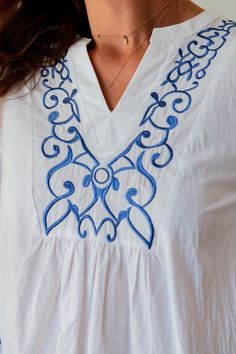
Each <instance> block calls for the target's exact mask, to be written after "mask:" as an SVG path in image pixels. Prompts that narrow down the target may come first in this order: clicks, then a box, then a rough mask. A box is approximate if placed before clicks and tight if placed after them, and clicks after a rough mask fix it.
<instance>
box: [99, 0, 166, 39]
mask: <svg viewBox="0 0 236 354" xmlns="http://www.w3.org/2000/svg"><path fill="white" fill-rule="evenodd" d="M169 3H170V2H168V3H167V4H164V5H163V6H162V7H161V8H160V9H159V10H158V11H157V12H156V13H155V14H154V15H152V16H151V17H149V18H148V19H147V20H146V21H145V22H144V23H143V24H142V25H140V26H139V27H137V28H136V29H135V30H134V31H132V32H130V33H128V34H122V35H116V34H93V33H92V37H97V38H102V37H111V38H122V39H123V43H124V45H127V44H129V37H130V36H131V35H132V34H134V33H136V32H137V31H138V30H139V29H140V28H142V27H144V26H145V25H146V24H147V23H148V22H150V21H151V20H152V19H153V18H154V17H156V16H157V15H158V14H159V13H160V12H161V11H162V10H163V9H164V8H165V7H166V6H168V4H169Z"/></svg>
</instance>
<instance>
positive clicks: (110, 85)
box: [106, 0, 175, 91]
mask: <svg viewBox="0 0 236 354" xmlns="http://www.w3.org/2000/svg"><path fill="white" fill-rule="evenodd" d="M172 2H175V0H172V1H169V2H168V3H167V4H165V5H164V6H163V7H162V8H161V9H160V10H159V12H161V10H163V8H165V7H167V10H166V11H165V13H164V14H163V15H162V16H161V18H160V19H159V21H158V23H156V24H155V27H156V26H157V25H158V24H159V23H160V22H161V20H162V18H163V17H164V16H165V15H166V14H167V13H168V10H169V8H170V6H171V4H172ZM155 15H156V14H155ZM155 27H154V28H155ZM152 31H153V28H152V29H151V31H149V32H148V34H147V35H146V36H145V37H144V39H143V40H142V41H141V43H140V44H139V45H138V46H137V47H136V48H135V49H134V50H133V51H132V52H131V54H130V55H129V56H128V58H127V59H126V60H125V62H124V63H123V65H122V66H121V68H120V70H119V71H118V73H117V74H116V76H115V77H114V79H113V80H112V82H111V83H110V84H109V85H108V86H107V87H106V91H109V90H110V88H111V87H112V86H113V85H114V83H115V81H116V80H117V78H118V77H119V75H120V73H121V72H122V70H123V69H124V67H125V66H126V65H127V63H128V61H129V59H130V58H131V56H132V55H133V54H134V53H135V52H136V51H137V50H138V49H139V48H140V47H141V46H142V45H143V43H144V41H145V40H146V38H147V37H148V36H149V34H150V33H152Z"/></svg>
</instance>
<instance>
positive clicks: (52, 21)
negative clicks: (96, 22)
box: [0, 0, 91, 97]
mask: <svg viewBox="0 0 236 354" xmlns="http://www.w3.org/2000/svg"><path fill="white" fill-rule="evenodd" d="M77 34H79V35H80V36H85V37H91V31H90V27H89V22H88V17H87V12H86V7H85V3H84V0H22V1H19V0H0V97H1V96H3V95H5V94H6V93H7V92H8V91H9V90H10V89H11V88H12V87H13V86H15V85H16V84H19V83H23V84H24V83H27V82H28V81H29V80H31V79H32V77H34V74H35V73H36V71H37V69H39V68H41V67H43V66H44V65H45V64H49V63H54V62H56V61H57V60H58V59H59V58H60V57H61V56H62V54H63V53H64V52H65V51H66V50H67V49H68V47H69V46H70V45H71V44H72V43H73V42H74V40H75V37H76V35H77Z"/></svg>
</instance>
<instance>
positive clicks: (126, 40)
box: [123, 36, 129, 45]
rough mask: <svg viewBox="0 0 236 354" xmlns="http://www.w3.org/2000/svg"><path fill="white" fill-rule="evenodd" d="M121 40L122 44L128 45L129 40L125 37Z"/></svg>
mask: <svg viewBox="0 0 236 354" xmlns="http://www.w3.org/2000/svg"><path fill="white" fill-rule="evenodd" d="M123 39H124V44H125V45H127V44H129V39H128V37H127V36H123Z"/></svg>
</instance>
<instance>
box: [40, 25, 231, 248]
mask: <svg viewBox="0 0 236 354" xmlns="http://www.w3.org/2000/svg"><path fill="white" fill-rule="evenodd" d="M233 27H236V22H234V21H232V20H227V21H226V20H223V21H222V22H221V24H220V25H218V26H217V27H209V28H207V29H204V30H202V31H200V32H199V33H198V34H197V38H194V40H191V41H189V42H188V43H187V46H186V48H179V52H178V54H179V59H178V60H177V61H175V63H174V65H173V68H172V69H171V70H170V71H169V73H168V74H167V76H166V79H165V80H164V81H163V82H162V83H161V87H160V90H159V92H157V91H155V92H151V97H152V99H153V103H152V104H151V105H150V106H149V107H148V108H147V110H146V112H145V114H144V116H143V118H142V119H141V122H140V125H139V127H140V132H139V133H138V134H137V135H136V136H135V137H134V138H133V140H131V141H130V142H129V143H128V145H127V147H126V148H125V149H124V150H123V151H121V152H120V153H119V154H117V155H116V156H114V158H113V159H111V160H110V161H109V162H108V163H107V164H105V165H103V164H102V163H100V162H99V159H98V158H96V156H94V155H93V154H92V153H91V151H90V150H89V149H88V148H87V146H86V142H85V141H84V138H83V137H82V135H81V133H80V131H79V125H80V112H79V94H78V91H77V88H71V87H73V86H74V83H73V79H72V77H71V73H70V69H69V66H68V65H67V53H65V55H64V56H63V57H62V58H61V59H60V60H59V61H58V62H57V64H56V65H54V66H53V67H50V66H48V67H46V68H44V69H42V71H41V76H42V87H43V89H44V91H45V92H44V94H43V105H44V108H45V109H46V111H47V112H48V122H49V124H50V126H51V135H49V136H47V137H46V138H45V139H43V141H42V145H41V151H42V153H43V155H44V156H45V158H46V159H48V160H51V161H52V167H51V168H50V169H49V171H48V173H47V176H46V184H47V188H48V191H49V193H50V195H51V201H50V202H49V204H48V205H47V206H46V208H45V210H44V213H43V216H42V218H43V225H44V230H45V235H50V232H51V231H52V230H53V229H55V228H57V227H59V225H60V224H61V222H62V221H64V220H66V219H67V217H68V215H71V214H72V215H73V216H74V218H75V220H76V222H77V225H78V228H77V233H78V235H79V237H80V238H86V237H87V235H88V229H87V228H86V225H87V223H89V224H90V225H91V226H92V229H93V231H94V234H95V236H98V235H99V234H100V233H101V232H102V231H103V232H104V233H105V237H106V240H107V241H108V242H113V241H114V240H116V238H117V236H118V231H119V229H120V226H121V225H122V224H123V223H125V224H126V226H128V227H129V229H130V231H131V233H133V234H134V236H137V237H139V239H140V240H141V241H142V242H143V243H144V244H145V245H146V246H147V248H148V249H151V247H152V244H153V239H154V234H155V230H154V224H153V221H152V219H151V217H150V215H149V213H148V208H147V207H148V206H149V205H150V204H151V202H152V201H153V200H154V198H155V197H156V192H157V181H156V179H155V177H154V176H153V175H152V173H151V171H153V168H161V169H162V168H165V167H166V166H167V165H168V164H169V163H170V162H171V160H172V158H173V148H172V147H171V145H170V142H169V135H170V131H171V130H173V129H175V128H176V127H177V125H178V124H179V116H180V115H181V114H183V113H184V112H186V111H187V110H188V109H189V107H190V106H191V103H192V96H191V92H192V91H193V90H195V89H196V88H197V87H198V86H199V84H200V81H201V80H202V79H203V78H204V77H205V76H206V73H207V69H208V68H209V66H210V65H211V63H212V62H213V61H214V58H215V57H216V55H217V53H218V51H219V49H220V48H222V47H223V45H224V44H225V42H226V38H227V36H229V34H230V30H231V29H232V28H233ZM203 58H204V60H203ZM184 78H185V79H186V88H185V89H183V88H182V87H183V79H184ZM180 79H181V80H182V81H181V89H180V88H178V83H179V81H180ZM58 82H59V84H58ZM162 88H165V90H164V91H165V93H164V94H163V95H162V94H161V89H162ZM167 98H168V100H167ZM167 101H168V102H169V101H170V102H171V105H170V109H172V112H171V114H168V115H167V117H166V118H165V120H164V123H161V122H160V119H159V118H160V116H161V114H160V115H159V114H158V113H160V112H161V111H162V110H163V109H164V108H166V107H167ZM64 108H65V109H64ZM66 108H69V109H68V110H66ZM65 112H67V113H68V114H66V113H65ZM63 114H65V115H64V116H63ZM53 161H57V162H56V164H54V163H53ZM147 161H148V162H149V165H148V164H147ZM148 166H150V167H151V169H150V170H149V168H148ZM70 168H78V172H79V173H78V176H77V182H76V183H73V182H72V181H71V180H70ZM63 173H64V175H63ZM67 173H68V174H67ZM55 176H58V178H60V179H62V180H61V182H63V181H64V182H63V183H62V185H63V186H64V193H58V192H56V188H55ZM128 176H129V177H128ZM132 176H133V177H135V178H134V180H137V179H138V180H140V188H141V190H139V188H138V187H135V185H133V186H132V185H131V186H129V185H128V184H127V182H128V181H129V179H130V183H133V182H134V180H132ZM142 185H145V193H144V190H142ZM148 186H149V187H148ZM78 190H80V191H81V195H82V193H83V191H86V193H87V195H89V197H90V201H89V202H88V203H87V204H86V205H82V204H81V203H80V201H78V202H77V203H75V202H74V201H73V198H72V197H73V195H74V193H75V191H77V194H78ZM111 195H112V198H110V197H111ZM122 196H123V197H122ZM113 198H114V199H113ZM122 198H123V199H122ZM111 200H114V201H115V200H116V201H118V204H119V210H117V206H116V205H113V204H112V203H111ZM62 203H63V208H61V209H62V210H63V212H62V213H61V215H60V216H58V211H59V210H61V209H60V207H61V205H62ZM97 205H99V208H100V209H99V210H100V211H101V213H102V214H100V215H97V218H98V219H99V218H100V219H99V220H95V217H96V215H93V210H94V208H95V207H96V206H97ZM49 216H50V217H49ZM53 218H54V221H53V222H49V220H52V219H53ZM140 220H141V224H140V223H139V221H140ZM126 230H127V229H126ZM129 237H130V235H129Z"/></svg>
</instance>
